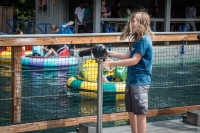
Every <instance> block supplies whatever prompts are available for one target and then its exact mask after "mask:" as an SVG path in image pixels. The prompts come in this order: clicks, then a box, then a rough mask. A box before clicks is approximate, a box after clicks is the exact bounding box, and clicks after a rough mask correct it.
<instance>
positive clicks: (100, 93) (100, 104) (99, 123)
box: [97, 59, 103, 133]
mask: <svg viewBox="0 0 200 133" xmlns="http://www.w3.org/2000/svg"><path fill="white" fill-rule="evenodd" d="M97 62H98V74H99V75H98V96H97V98H98V107H97V109H98V112H97V133H102V114H103V111H102V110H103V90H102V75H103V73H102V67H101V59H97Z"/></svg>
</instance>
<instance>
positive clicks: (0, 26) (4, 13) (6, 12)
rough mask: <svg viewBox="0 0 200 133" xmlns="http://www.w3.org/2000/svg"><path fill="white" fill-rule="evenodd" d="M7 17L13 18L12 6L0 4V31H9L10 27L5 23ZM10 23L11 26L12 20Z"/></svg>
mask: <svg viewBox="0 0 200 133" xmlns="http://www.w3.org/2000/svg"><path fill="white" fill-rule="evenodd" d="M7 19H13V8H12V7H4V6H0V32H5V33H8V34H9V33H11V31H12V30H11V29H10V28H9V27H8V26H7V25H6V20H7ZM10 25H12V26H13V23H12V21H10Z"/></svg>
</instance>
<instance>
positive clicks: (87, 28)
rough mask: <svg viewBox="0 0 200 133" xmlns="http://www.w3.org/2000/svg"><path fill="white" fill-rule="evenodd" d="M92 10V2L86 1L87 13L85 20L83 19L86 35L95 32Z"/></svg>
mask: <svg viewBox="0 0 200 133" xmlns="http://www.w3.org/2000/svg"><path fill="white" fill-rule="evenodd" d="M92 21H93V20H92V8H91V2H90V1H86V2H85V11H84V18H83V21H82V22H83V24H84V25H85V28H84V32H85V33H92V32H93V22H92Z"/></svg>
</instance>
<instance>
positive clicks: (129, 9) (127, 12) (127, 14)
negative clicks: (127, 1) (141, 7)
mask: <svg viewBox="0 0 200 133" xmlns="http://www.w3.org/2000/svg"><path fill="white" fill-rule="evenodd" d="M130 16H131V7H126V14H125V15H124V18H129V17H130Z"/></svg>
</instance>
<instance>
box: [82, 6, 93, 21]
mask: <svg viewBox="0 0 200 133" xmlns="http://www.w3.org/2000/svg"><path fill="white" fill-rule="evenodd" d="M90 14H92V8H90V7H88V8H86V9H85V11H84V19H86V18H88V16H89V15H90ZM86 22H92V18H89V19H87V20H86Z"/></svg>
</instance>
